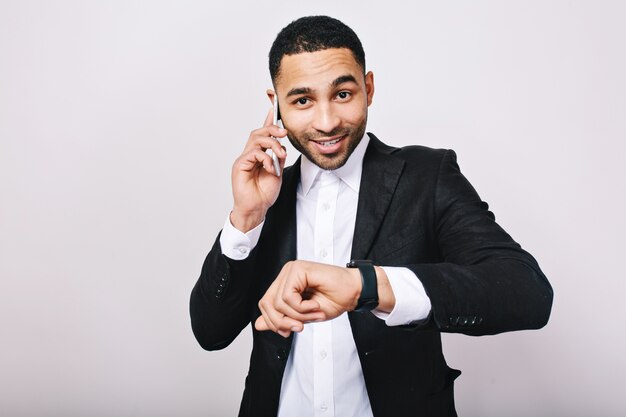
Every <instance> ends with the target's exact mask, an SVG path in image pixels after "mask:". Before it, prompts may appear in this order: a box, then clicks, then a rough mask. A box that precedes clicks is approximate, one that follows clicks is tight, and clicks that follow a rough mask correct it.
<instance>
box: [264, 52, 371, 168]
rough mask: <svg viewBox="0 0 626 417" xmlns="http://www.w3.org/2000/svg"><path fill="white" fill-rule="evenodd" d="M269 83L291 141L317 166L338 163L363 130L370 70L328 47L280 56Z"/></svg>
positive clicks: (337, 166)
mask: <svg viewBox="0 0 626 417" xmlns="http://www.w3.org/2000/svg"><path fill="white" fill-rule="evenodd" d="M275 86H276V91H277V94H278V101H279V104H280V114H281V117H282V121H283V125H284V126H285V129H287V130H288V132H289V133H288V137H289V140H290V141H291V144H292V145H293V146H294V147H295V148H296V149H297V150H298V151H300V152H301V153H302V154H303V155H305V156H306V157H307V158H308V159H310V160H311V161H312V162H313V163H315V164H316V165H318V166H319V167H320V168H322V169H337V168H339V167H341V166H343V165H344V164H345V163H346V161H347V160H348V157H349V156H350V155H351V154H352V152H353V151H354V149H355V148H356V146H357V145H358V144H359V142H360V141H361V138H362V137H363V134H364V133H365V125H366V123H367V107H368V106H369V105H370V104H371V102H372V97H373V95H374V76H373V74H372V73H371V72H368V73H367V74H366V75H365V76H364V75H363V69H362V68H361V66H359V64H358V63H357V62H356V61H355V59H354V57H353V55H352V52H350V50H349V49H346V48H333V49H326V50H323V51H317V52H305V53H300V54H296V55H285V56H284V57H283V58H282V60H281V63H280V74H279V76H278V77H277V79H276V80H275Z"/></svg>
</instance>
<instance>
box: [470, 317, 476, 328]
mask: <svg viewBox="0 0 626 417" xmlns="http://www.w3.org/2000/svg"><path fill="white" fill-rule="evenodd" d="M476 320H477V319H476V316H474V317H472V320H471V321H470V324H471V325H472V326H473V325H475V324H476Z"/></svg>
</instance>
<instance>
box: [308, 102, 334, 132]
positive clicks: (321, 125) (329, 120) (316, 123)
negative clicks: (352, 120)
mask: <svg viewBox="0 0 626 417" xmlns="http://www.w3.org/2000/svg"><path fill="white" fill-rule="evenodd" d="M339 124H340V119H339V117H338V116H337V114H336V112H335V111H334V110H333V105H332V103H319V104H318V105H317V108H316V109H315V120H313V128H314V129H315V130H317V131H318V132H326V133H330V132H332V131H333V130H334V129H335V128H337V127H338V126H339Z"/></svg>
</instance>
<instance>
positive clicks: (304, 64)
mask: <svg viewBox="0 0 626 417" xmlns="http://www.w3.org/2000/svg"><path fill="white" fill-rule="evenodd" d="M359 74H361V75H362V74H363V69H362V68H361V66H360V65H359V63H358V62H357V61H356V59H354V55H353V54H352V51H350V50H349V49H347V48H330V49H324V50H321V51H315V52H302V53H299V54H294V55H285V56H283V58H282V60H281V63H280V73H279V76H278V77H277V79H276V84H277V86H281V87H283V88H287V89H290V88H293V87H295V86H298V87H309V88H313V87H314V86H317V87H320V88H321V87H324V86H330V85H331V84H332V83H333V82H334V81H335V80H336V79H337V78H338V77H341V76H344V75H351V76H353V77H354V79H355V80H358V79H359ZM303 83H304V84H303Z"/></svg>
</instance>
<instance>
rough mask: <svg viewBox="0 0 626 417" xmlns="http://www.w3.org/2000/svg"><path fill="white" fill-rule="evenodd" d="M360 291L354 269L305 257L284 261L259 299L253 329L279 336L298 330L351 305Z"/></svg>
mask: <svg viewBox="0 0 626 417" xmlns="http://www.w3.org/2000/svg"><path fill="white" fill-rule="evenodd" d="M360 294H361V276H360V272H359V270H358V269H353V268H342V267H338V266H334V265H327V264H321V263H316V262H309V261H300V260H299V261H291V262H288V263H287V264H285V266H284V267H283V269H282V270H281V271H280V273H279V274H278V277H276V279H275V280H274V282H273V283H272V285H271V286H270V287H269V288H268V290H267V291H266V293H265V295H264V296H263V298H261V300H260V301H259V309H260V310H261V317H259V318H258V319H257V320H256V322H255V324H254V326H255V328H256V329H257V330H272V331H274V332H276V333H278V334H280V335H281V336H283V337H288V336H289V335H290V334H291V332H300V331H302V330H303V328H304V324H305V323H308V322H314V321H325V320H330V319H333V318H335V317H337V316H339V315H341V314H343V313H344V312H346V311H352V310H354V309H355V307H356V305H357V302H358V300H359V296H360Z"/></svg>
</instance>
